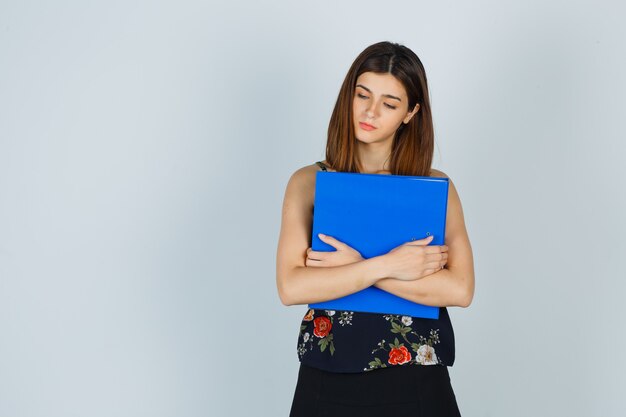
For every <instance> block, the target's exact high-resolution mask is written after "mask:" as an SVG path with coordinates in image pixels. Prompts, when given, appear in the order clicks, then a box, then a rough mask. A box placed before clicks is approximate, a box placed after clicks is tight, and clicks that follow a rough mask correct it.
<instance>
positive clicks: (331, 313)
mask: <svg viewBox="0 0 626 417" xmlns="http://www.w3.org/2000/svg"><path fill="white" fill-rule="evenodd" d="M326 314H328V315H329V316H334V315H335V310H326Z"/></svg>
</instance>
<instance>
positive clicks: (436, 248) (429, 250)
mask: <svg viewBox="0 0 626 417" xmlns="http://www.w3.org/2000/svg"><path fill="white" fill-rule="evenodd" d="M424 251H426V253H444V252H448V247H447V246H446V245H442V246H438V245H435V246H428V247H427V248H424Z"/></svg>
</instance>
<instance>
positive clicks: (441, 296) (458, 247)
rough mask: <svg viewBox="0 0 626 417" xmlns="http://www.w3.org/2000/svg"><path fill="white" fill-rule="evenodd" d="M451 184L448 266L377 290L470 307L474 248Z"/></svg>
mask: <svg viewBox="0 0 626 417" xmlns="http://www.w3.org/2000/svg"><path fill="white" fill-rule="evenodd" d="M433 176H445V174H444V173H442V172H440V171H435V170H433ZM449 181H450V184H449V187H450V188H449V193H448V210H447V220H446V242H445V244H446V245H447V246H448V261H447V265H446V267H445V268H444V269H442V270H440V271H438V272H435V273H433V274H430V275H428V276H426V277H423V278H420V279H417V280H414V281H401V280H398V279H394V278H391V277H388V278H384V279H381V280H379V281H377V282H376V283H375V284H374V285H375V286H376V287H378V288H380V289H382V290H385V291H387V292H390V293H392V294H394V295H397V296H398V297H402V298H405V299H407V300H410V301H414V302H416V303H420V304H424V305H430V306H459V307H468V306H469V305H470V304H471V302H472V299H473V297H474V261H473V255H472V248H471V245H470V242H469V237H468V235H467V231H466V228H465V220H464V218H463V209H462V207H461V201H460V199H459V195H458V193H457V191H456V188H455V187H454V184H453V183H452V181H451V180H449ZM383 258H384V256H383Z"/></svg>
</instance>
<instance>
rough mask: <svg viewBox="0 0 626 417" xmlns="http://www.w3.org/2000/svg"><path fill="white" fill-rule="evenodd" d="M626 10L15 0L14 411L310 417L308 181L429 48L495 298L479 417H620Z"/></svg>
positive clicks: (482, 267)
mask: <svg viewBox="0 0 626 417" xmlns="http://www.w3.org/2000/svg"><path fill="white" fill-rule="evenodd" d="M624 12H625V7H624V6H623V3H620V2H617V1H614V2H607V1H594V2H592V1H584V2H583V1H573V2H572V1H570V2H563V1H558V2H556V1H554V2H545V1H524V2H499V1H478V2H470V3H468V2H424V1H420V2H398V3H386V4H383V3H381V2H372V1H344V2H317V3H310V2H293V1H291V2H288V1H273V2H253V1H250V2H246V3H244V2H229V3H226V2H224V3H217V2H214V3H213V2H202V1H195V2H194V1H178V2H169V3H166V2H153V1H137V2H126V1H106V2H104V1H102V2H99V3H97V2H83V1H73V2H72V1H59V2H43V1H39V2H33V1H19V2H18V1H1V2H0V415H2V416H10V417H26V416H28V417H35V416H42V417H43V416H45V417H57V416H59V417H60V416H63V417H67V416H93V417H97V416H103V417H104V416H106V417H111V416H133V417H139V416H150V417H156V416H206V415H213V416H250V415H267V416H285V415H287V413H288V411H289V407H290V405H291V400H292V396H293V391H294V388H295V382H296V377H297V369H298V360H297V354H296V342H297V332H298V328H299V324H300V319H301V317H302V315H303V314H304V313H305V312H306V307H305V306H291V307H285V306H283V305H282V304H281V303H280V300H279V298H278V294H277V290H276V284H275V263H276V246H277V241H278V233H279V228H280V214H281V205H282V198H283V194H284V190H285V186H286V184H287V181H288V179H289V177H290V175H291V174H292V173H293V172H294V171H295V170H296V169H298V168H300V167H302V166H304V165H309V164H312V163H313V162H315V161H317V160H321V159H324V147H325V140H326V129H327V125H328V119H329V117H330V113H331V111H332V108H333V106H334V103H335V100H336V97H337V93H338V91H339V87H340V84H341V82H342V81H343V77H344V76H345V74H346V72H347V70H348V68H349V66H350V64H351V63H352V61H353V60H354V59H355V58H356V56H357V55H358V53H359V52H361V51H362V50H363V49H364V48H365V47H367V46H368V45H370V44H372V43H375V42H378V41H381V40H390V41H394V42H399V43H402V44H404V45H406V46H408V47H409V48H411V49H413V50H414V51H415V52H416V53H417V54H418V56H419V57H420V58H421V60H422V62H423V63H424V66H425V68H426V73H427V76H428V80H429V86H430V93H431V100H432V107H433V113H434V123H435V131H436V155H435V162H434V168H437V169H440V170H443V171H444V172H445V173H447V174H448V175H449V176H450V177H451V178H452V180H453V181H454V183H455V185H456V187H457V189H458V191H459V194H460V197H461V201H462V204H463V209H464V213H465V219H466V224H467V229H468V232H469V236H470V239H471V242H472V247H473V250H474V259H475V272H476V294H475V298H474V301H473V304H472V305H471V306H470V307H469V308H467V309H461V308H450V312H451V316H452V320H453V325H454V328H455V335H456V342H457V343H456V347H457V357H456V363H455V365H454V366H453V367H452V368H451V369H450V373H451V378H452V384H453V387H454V389H455V392H456V395H457V399H458V402H459V405H460V408H461V411H462V413H463V415H464V416H508V417H515V416H529V415H563V416H565V415H567V416H614V417H618V416H623V415H625V413H626V407H625V406H624V403H623V401H622V399H621V396H622V395H623V392H624V389H625V388H626V376H625V374H624V369H626V356H625V355H623V354H622V352H623V351H624V350H626V337H625V336H624V334H623V332H622V331H621V329H622V328H623V324H622V319H623V318H624V317H625V316H626V307H624V303H623V298H624V295H623V294H624V292H625V291H626V283H625V279H624V278H625V277H626V274H625V273H624V254H625V253H626V244H625V243H624V231H626V230H625V229H626V227H625V221H624V212H626V194H625V193H624V180H626V168H625V166H624V159H625V158H624V157H625V155H626V145H625V142H624V138H625V137H626V128H625V127H624V120H625V119H626V106H625V105H624V97H625V96H626V76H625V74H626V55H625V54H624V53H623V50H624V49H623V48H624V39H625V38H626V29H625V26H624V25H623V21H622V17H623V16H624Z"/></svg>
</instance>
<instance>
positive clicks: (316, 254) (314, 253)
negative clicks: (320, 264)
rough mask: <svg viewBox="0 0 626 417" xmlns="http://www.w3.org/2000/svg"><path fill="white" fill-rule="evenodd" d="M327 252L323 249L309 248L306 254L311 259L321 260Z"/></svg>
mask: <svg viewBox="0 0 626 417" xmlns="http://www.w3.org/2000/svg"><path fill="white" fill-rule="evenodd" d="M327 254H328V252H324V251H317V250H310V251H309V252H308V253H307V256H308V257H309V258H311V259H316V260H323V259H326V257H327V256H328V255H327Z"/></svg>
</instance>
